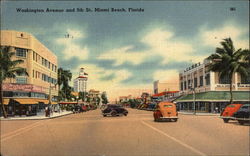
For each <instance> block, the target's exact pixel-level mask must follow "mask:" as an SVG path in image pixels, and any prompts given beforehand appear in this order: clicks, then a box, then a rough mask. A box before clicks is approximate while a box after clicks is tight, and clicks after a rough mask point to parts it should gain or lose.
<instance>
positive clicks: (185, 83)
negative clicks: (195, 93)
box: [184, 81, 187, 90]
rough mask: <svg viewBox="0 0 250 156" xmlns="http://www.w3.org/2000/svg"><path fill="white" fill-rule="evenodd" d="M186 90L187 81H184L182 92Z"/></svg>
mask: <svg viewBox="0 0 250 156" xmlns="http://www.w3.org/2000/svg"><path fill="white" fill-rule="evenodd" d="M186 89H187V81H184V90H186Z"/></svg>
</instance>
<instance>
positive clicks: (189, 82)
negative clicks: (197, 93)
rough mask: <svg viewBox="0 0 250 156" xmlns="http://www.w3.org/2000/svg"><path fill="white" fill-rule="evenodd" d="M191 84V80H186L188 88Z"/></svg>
mask: <svg viewBox="0 0 250 156" xmlns="http://www.w3.org/2000/svg"><path fill="white" fill-rule="evenodd" d="M191 87H192V86H191V80H188V89H190V88H191Z"/></svg>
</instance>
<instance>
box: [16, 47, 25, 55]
mask: <svg viewBox="0 0 250 156" xmlns="http://www.w3.org/2000/svg"><path fill="white" fill-rule="evenodd" d="M26 53H27V49H23V48H16V56H18V57H26Z"/></svg>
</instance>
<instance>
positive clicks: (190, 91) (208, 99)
mask: <svg viewBox="0 0 250 156" xmlns="http://www.w3.org/2000/svg"><path fill="white" fill-rule="evenodd" d="M210 63H211V62H209V61H208V60H206V59H205V60H204V61H203V63H197V64H194V65H192V66H191V67H188V68H186V69H185V70H184V71H182V72H180V73H179V82H180V94H181V95H183V96H182V97H181V98H179V99H177V100H176V102H177V104H178V105H179V106H180V108H181V109H184V110H197V111H205V112H214V110H218V111H221V110H222V109H223V108H224V107H225V106H226V105H227V104H228V103H229V99H230V92H229V90H230V89H229V86H230V81H229V77H228V76H224V77H222V76H220V75H219V73H218V72H212V71H209V70H208V65H209V64H210ZM232 89H233V99H234V102H237V103H246V102H249V101H250V96H249V91H250V75H249V76H248V77H244V76H242V75H240V74H239V73H235V74H234V75H233V88H232ZM194 106H195V107H194ZM216 107H217V108H216ZM194 108H195V109H194Z"/></svg>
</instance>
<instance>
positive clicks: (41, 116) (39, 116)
mask: <svg viewBox="0 0 250 156" xmlns="http://www.w3.org/2000/svg"><path fill="white" fill-rule="evenodd" d="M72 113H73V112H72V111H63V112H60V113H58V112H54V113H52V114H51V115H50V117H45V113H44V112H38V113H37V115H35V116H14V117H8V118H4V117H1V118H0V120H1V121H6V120H8V121H9V120H44V119H52V118H58V117H61V116H65V115H69V114H72Z"/></svg>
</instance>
